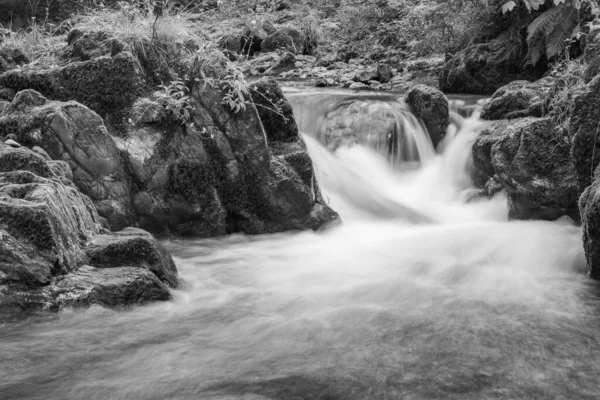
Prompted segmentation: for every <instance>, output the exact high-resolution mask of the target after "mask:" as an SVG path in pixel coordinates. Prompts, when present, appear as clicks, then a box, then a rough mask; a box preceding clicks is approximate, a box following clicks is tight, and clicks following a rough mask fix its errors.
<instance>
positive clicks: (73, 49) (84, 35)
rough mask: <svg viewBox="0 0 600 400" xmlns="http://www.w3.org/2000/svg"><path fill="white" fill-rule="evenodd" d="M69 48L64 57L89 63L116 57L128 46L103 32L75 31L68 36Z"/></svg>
mask: <svg viewBox="0 0 600 400" xmlns="http://www.w3.org/2000/svg"><path fill="white" fill-rule="evenodd" d="M67 44H68V47H67V49H66V50H65V53H64V56H66V57H67V58H69V59H70V60H71V61H89V60H94V59H96V58H99V57H104V56H111V57H112V56H116V55H117V54H119V53H121V52H122V51H124V50H125V49H127V45H126V44H124V43H123V42H121V41H119V40H118V39H115V38H112V37H110V36H109V35H108V34H107V33H106V32H102V31H85V32H84V31H81V30H79V29H73V30H71V32H69V34H68V36H67Z"/></svg>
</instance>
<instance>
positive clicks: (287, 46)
mask: <svg viewBox="0 0 600 400" xmlns="http://www.w3.org/2000/svg"><path fill="white" fill-rule="evenodd" d="M277 49H283V50H285V51H287V52H290V53H293V54H302V53H303V52H304V41H303V38H302V33H301V32H300V31H299V30H298V29H296V28H294V27H289V26H286V27H283V28H281V29H279V30H277V31H275V32H273V33H271V34H270V35H269V36H267V37H266V38H265V40H264V41H263V42H262V44H261V51H275V50H277Z"/></svg>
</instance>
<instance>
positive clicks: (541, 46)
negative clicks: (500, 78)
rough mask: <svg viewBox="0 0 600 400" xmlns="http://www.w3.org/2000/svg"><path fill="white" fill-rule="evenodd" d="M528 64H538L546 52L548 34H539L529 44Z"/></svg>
mask: <svg viewBox="0 0 600 400" xmlns="http://www.w3.org/2000/svg"><path fill="white" fill-rule="evenodd" d="M527 46H528V49H527V63H526V65H527V64H531V65H536V64H537V63H538V62H539V61H540V60H541V58H542V56H543V55H544V54H545V50H546V36H544V35H538V36H536V37H535V38H534V39H533V40H532V41H531V42H529V43H528V44H527Z"/></svg>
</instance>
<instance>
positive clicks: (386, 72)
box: [377, 63, 394, 83]
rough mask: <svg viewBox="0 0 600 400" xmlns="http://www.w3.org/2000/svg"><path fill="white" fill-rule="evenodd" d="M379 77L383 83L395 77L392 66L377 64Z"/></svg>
mask: <svg viewBox="0 0 600 400" xmlns="http://www.w3.org/2000/svg"><path fill="white" fill-rule="evenodd" d="M377 77H378V81H379V82H381V83H388V82H389V81H391V80H392V78H393V77H394V73H393V72H392V68H391V67H390V66H389V65H388V64H384V63H381V64H377Z"/></svg>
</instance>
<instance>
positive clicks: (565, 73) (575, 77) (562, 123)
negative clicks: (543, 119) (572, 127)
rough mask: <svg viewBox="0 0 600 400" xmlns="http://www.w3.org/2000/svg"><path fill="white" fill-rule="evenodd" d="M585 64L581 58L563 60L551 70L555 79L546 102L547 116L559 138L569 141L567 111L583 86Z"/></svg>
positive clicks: (568, 111)
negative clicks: (554, 126)
mask: <svg viewBox="0 0 600 400" xmlns="http://www.w3.org/2000/svg"><path fill="white" fill-rule="evenodd" d="M586 68H587V65H586V63H585V62H584V61H582V60H565V61H563V62H561V63H560V64H557V65H556V66H555V67H554V70H553V71H552V76H553V77H554V78H555V79H556V81H555V83H554V85H553V87H552V89H551V90H550V93H549V94H548V100H547V103H546V109H547V111H548V116H549V117H550V118H551V119H552V121H553V122H554V124H555V125H556V127H557V129H556V131H557V132H558V133H559V134H560V136H562V137H561V138H558V139H562V140H559V142H561V141H565V142H568V143H570V138H571V134H570V131H569V113H570V111H571V107H572V105H573V96H574V95H575V94H576V93H577V92H578V90H579V89H581V88H582V87H583V86H585V82H584V80H583V75H584V73H585V70H586Z"/></svg>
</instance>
